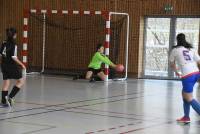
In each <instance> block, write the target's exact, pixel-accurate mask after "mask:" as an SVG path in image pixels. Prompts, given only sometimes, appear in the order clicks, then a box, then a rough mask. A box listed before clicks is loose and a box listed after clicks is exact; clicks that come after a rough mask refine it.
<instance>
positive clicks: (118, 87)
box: [0, 75, 200, 134]
mask: <svg viewBox="0 0 200 134" xmlns="http://www.w3.org/2000/svg"><path fill="white" fill-rule="evenodd" d="M180 87H181V83H180V82H179V81H166V80H137V79H129V80H128V81H124V82H120V81H112V82H108V83H103V82H96V83H89V82H87V81H84V80H78V81H72V80H71V78H64V77H61V76H59V77H58V76H56V77H55V76H40V75H31V76H27V82H26V86H25V87H24V90H23V91H21V92H20V93H19V94H18V95H17V97H16V104H15V106H14V107H13V108H12V109H9V108H2V107H0V134H132V133H133V134H199V133H200V118H199V116H198V115H197V114H196V113H195V112H194V111H193V110H191V119H192V122H191V123H190V125H183V124H177V123H176V118H178V117H181V116H182V115H183V110H182V101H181V89H180ZM195 88H196V90H195V92H194V93H195V97H198V98H200V92H199V89H198V86H196V87H195Z"/></svg>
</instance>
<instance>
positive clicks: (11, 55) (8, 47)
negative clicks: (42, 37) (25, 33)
mask: <svg viewBox="0 0 200 134" xmlns="http://www.w3.org/2000/svg"><path fill="white" fill-rule="evenodd" d="M6 35H7V39H6V41H4V42H3V43H2V45H1V48H0V54H1V57H2V61H1V71H2V74H3V86H2V100H1V103H2V104H3V106H12V105H13V103H14V97H15V95H16V94H17V93H18V92H19V90H20V88H21V87H22V86H23V84H24V78H22V69H26V67H25V66H24V64H23V63H22V62H21V61H20V60H19V59H18V58H17V45H16V43H15V40H16V37H17V31H16V29H15V28H8V29H6ZM20 66H21V67H20ZM21 68H22V69H21ZM11 79H15V80H16V84H15V86H14V87H13V89H12V91H11V92H10V94H9V95H8V88H9V86H10V80H11Z"/></svg>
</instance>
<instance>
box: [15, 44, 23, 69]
mask: <svg viewBox="0 0 200 134" xmlns="http://www.w3.org/2000/svg"><path fill="white" fill-rule="evenodd" d="M12 59H13V60H14V61H15V62H16V63H17V64H18V65H20V66H21V67H22V68H23V69H26V67H25V66H24V64H23V63H22V62H21V61H20V60H19V59H18V57H17V46H15V48H14V49H13V52H12Z"/></svg>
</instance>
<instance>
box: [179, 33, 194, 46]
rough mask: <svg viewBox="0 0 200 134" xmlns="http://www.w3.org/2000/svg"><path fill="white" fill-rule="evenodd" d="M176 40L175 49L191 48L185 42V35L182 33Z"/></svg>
mask: <svg viewBox="0 0 200 134" xmlns="http://www.w3.org/2000/svg"><path fill="white" fill-rule="evenodd" d="M176 39H177V46H175V47H179V46H183V47H185V48H188V49H191V48H193V47H192V45H191V44H190V43H188V42H187V41H186V39H185V34H183V33H180V34H178V35H177V37H176Z"/></svg>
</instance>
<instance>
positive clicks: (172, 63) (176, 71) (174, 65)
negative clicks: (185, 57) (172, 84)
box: [170, 61, 181, 76]
mask: <svg viewBox="0 0 200 134" xmlns="http://www.w3.org/2000/svg"><path fill="white" fill-rule="evenodd" d="M170 66H171V68H172V70H173V71H174V72H175V73H176V75H177V76H181V74H180V73H179V72H178V68H177V66H176V63H175V61H173V62H171V61H170Z"/></svg>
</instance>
